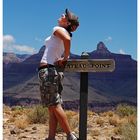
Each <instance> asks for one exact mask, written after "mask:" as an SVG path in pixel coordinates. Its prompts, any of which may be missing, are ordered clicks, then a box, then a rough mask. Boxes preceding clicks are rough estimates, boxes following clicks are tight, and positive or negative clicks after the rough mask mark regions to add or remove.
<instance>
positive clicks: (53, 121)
mask: <svg viewBox="0 0 140 140" xmlns="http://www.w3.org/2000/svg"><path fill="white" fill-rule="evenodd" d="M48 110H49V137H48V139H54V138H55V134H56V128H57V123H58V121H57V118H56V116H55V114H54V112H53V107H52V106H50V107H48Z"/></svg>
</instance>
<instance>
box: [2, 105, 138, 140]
mask: <svg viewBox="0 0 140 140" xmlns="http://www.w3.org/2000/svg"><path fill="white" fill-rule="evenodd" d="M3 110H4V112H3V140H44V139H45V138H46V137H47V134H48V119H47V120H46V121H45V123H31V121H30V122H29V120H28V119H27V116H28V114H29V113H30V112H31V111H33V108H28V109H27V108H25V109H23V108H22V109H21V107H14V108H10V107H8V106H4V109H3ZM66 114H67V116H68V120H69V122H70V125H71V128H72V130H73V131H74V132H75V133H76V135H77V136H78V134H79V130H78V127H79V113H78V112H74V111H66ZM130 119H131V120H130ZM128 121H132V122H134V121H136V118H135V117H132V116H131V118H130V117H129V118H128V117H126V116H125V117H120V116H119V115H117V114H116V113H114V112H112V111H108V112H103V113H95V112H92V111H88V120H87V140H123V136H122V133H121V131H122V129H121V126H122V125H125V124H127V123H128ZM56 140H66V135H65V133H63V131H62V130H61V128H60V127H59V128H58V129H57V135H56ZM130 140H131V139H130ZM133 140H134V139H133Z"/></svg>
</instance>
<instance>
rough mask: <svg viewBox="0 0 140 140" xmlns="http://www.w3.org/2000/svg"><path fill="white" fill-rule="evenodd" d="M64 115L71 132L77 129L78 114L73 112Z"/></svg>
mask: <svg viewBox="0 0 140 140" xmlns="http://www.w3.org/2000/svg"><path fill="white" fill-rule="evenodd" d="M66 115H67V118H68V121H69V124H70V127H71V129H72V130H75V129H76V128H78V125H79V124H78V123H79V116H78V113H76V112H74V111H66Z"/></svg>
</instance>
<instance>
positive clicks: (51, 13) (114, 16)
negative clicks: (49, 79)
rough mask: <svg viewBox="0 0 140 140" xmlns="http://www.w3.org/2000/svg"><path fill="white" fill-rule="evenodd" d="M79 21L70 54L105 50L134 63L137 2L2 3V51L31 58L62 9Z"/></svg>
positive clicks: (28, 0) (10, 0) (42, 0)
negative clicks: (127, 55)
mask: <svg viewBox="0 0 140 140" xmlns="http://www.w3.org/2000/svg"><path fill="white" fill-rule="evenodd" d="M66 8H68V9H69V10H70V11H72V12H73V13H75V14H76V15H77V16H78V17H79V21H80V26H79V28H78V29H77V31H76V32H74V33H73V37H72V44H71V52H72V53H74V54H78V55H81V53H82V52H83V51H86V52H91V51H93V50H96V47H97V44H98V43H99V42H100V41H102V42H104V43H105V45H106V47H107V48H108V50H110V51H111V52H113V53H118V54H129V55H131V56H132V58H133V59H135V60H137V0H86V1H85V0H67V1H66V0H61V1H60V0H59V1H58V0H3V51H4V52H14V53H18V54H25V53H26V54H34V53H37V52H38V51H39V49H40V48H41V47H42V46H43V45H44V40H45V38H46V37H48V36H50V35H51V33H52V29H53V27H54V26H56V25H57V20H58V18H59V17H60V16H61V15H62V14H63V13H64V11H65V9H66Z"/></svg>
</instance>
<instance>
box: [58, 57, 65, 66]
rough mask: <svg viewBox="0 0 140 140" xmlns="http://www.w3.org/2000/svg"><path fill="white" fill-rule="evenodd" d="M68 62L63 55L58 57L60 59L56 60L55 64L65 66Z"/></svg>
mask: <svg viewBox="0 0 140 140" xmlns="http://www.w3.org/2000/svg"><path fill="white" fill-rule="evenodd" d="M66 63H67V59H65V58H64V57H63V58H60V59H58V61H56V62H55V65H58V66H60V67H65V65H66Z"/></svg>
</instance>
